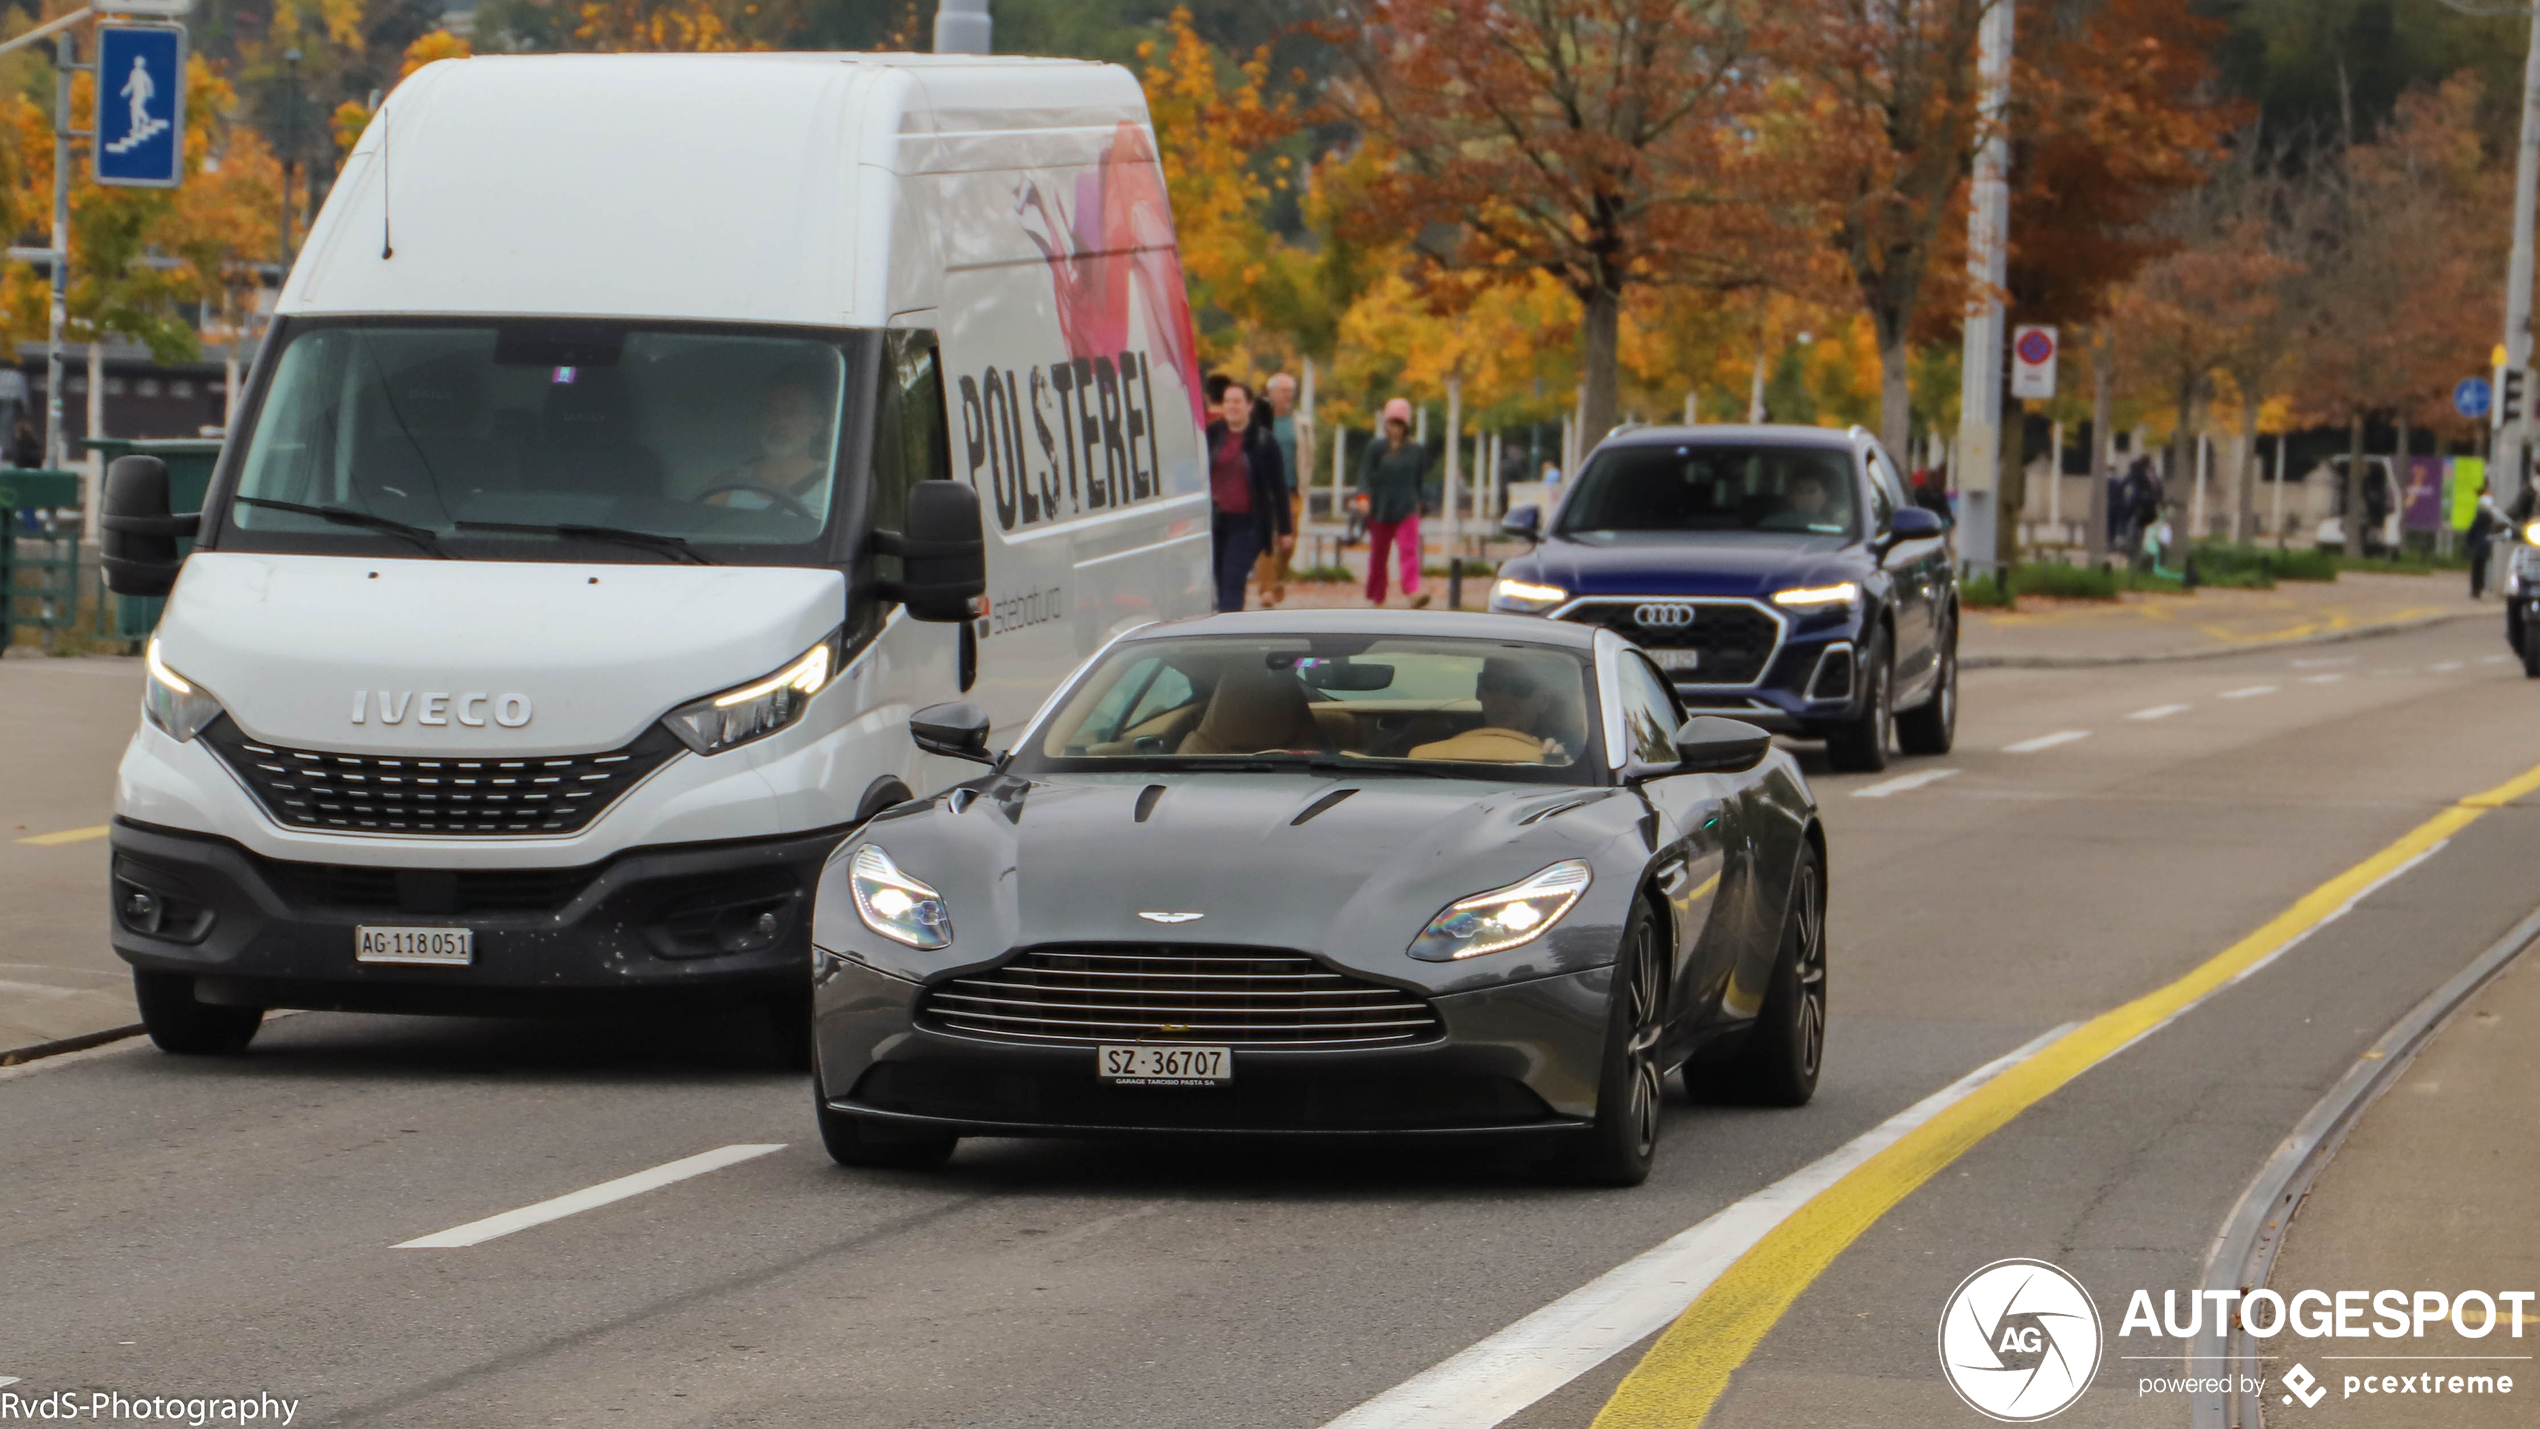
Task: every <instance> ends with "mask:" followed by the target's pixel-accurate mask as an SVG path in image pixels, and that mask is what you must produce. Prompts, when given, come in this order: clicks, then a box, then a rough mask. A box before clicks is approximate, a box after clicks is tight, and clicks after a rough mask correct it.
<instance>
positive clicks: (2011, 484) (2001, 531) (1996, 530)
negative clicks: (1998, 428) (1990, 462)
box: [1993, 362, 2028, 571]
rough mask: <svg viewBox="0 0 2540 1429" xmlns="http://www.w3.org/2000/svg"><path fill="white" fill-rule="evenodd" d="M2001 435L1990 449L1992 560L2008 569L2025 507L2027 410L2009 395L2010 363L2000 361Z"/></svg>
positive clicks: (2017, 556) (2015, 553)
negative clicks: (1991, 455)
mask: <svg viewBox="0 0 2540 1429" xmlns="http://www.w3.org/2000/svg"><path fill="white" fill-rule="evenodd" d="M2001 412H2002V435H2001V440H2000V441H1999V442H1998V443H1996V444H1995V449H1994V456H1995V460H1994V476H1993V513H1994V514H1993V559H1994V560H1995V561H1997V562H1999V563H2000V564H2001V568H2002V569H2003V570H2005V571H2008V570H2009V569H2010V568H2011V567H2012V566H2014V565H2017V564H2018V563H2019V559H2020V516H2021V513H2022V512H2023V511H2024V510H2025V509H2026V507H2027V506H2028V412H2027V410H2026V409H2024V408H2023V407H2021V405H2020V403H2019V399H2017V398H2015V397H2013V396H2012V395H2011V364H2009V363H2007V362H2005V363H2003V364H2002V398H2001Z"/></svg>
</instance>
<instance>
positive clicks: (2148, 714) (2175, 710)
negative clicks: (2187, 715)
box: [2126, 705, 2195, 719]
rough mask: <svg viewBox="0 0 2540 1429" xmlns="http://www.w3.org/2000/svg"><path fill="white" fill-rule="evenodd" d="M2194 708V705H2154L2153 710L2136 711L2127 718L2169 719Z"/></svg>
mask: <svg viewBox="0 0 2540 1429" xmlns="http://www.w3.org/2000/svg"><path fill="white" fill-rule="evenodd" d="M2193 708H2195V707H2194V706H2193V705H2154V706H2153V707H2152V708H2150V709H2148V710H2136V711H2135V712H2134V713H2132V714H2130V715H2127V716H2126V718H2127V719H2168V718H2169V717H2170V716H2171V715H2174V714H2179V713H2183V712H2184V711H2187V710H2190V709H2193Z"/></svg>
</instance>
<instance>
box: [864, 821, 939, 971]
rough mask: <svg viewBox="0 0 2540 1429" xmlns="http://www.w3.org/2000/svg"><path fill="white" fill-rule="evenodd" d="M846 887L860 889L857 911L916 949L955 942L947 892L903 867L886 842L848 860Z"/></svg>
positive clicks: (871, 925) (878, 929)
mask: <svg viewBox="0 0 2540 1429" xmlns="http://www.w3.org/2000/svg"><path fill="white" fill-rule="evenodd" d="M847 886H848V887H850V888H852V889H854V890H855V911H856V916H857V917H859V918H862V919H863V920H864V926H866V927H868V928H871V929H872V930H873V931H874V932H877V933H879V934H881V935H882V936H883V937H885V938H888V939H890V940H891V941H892V942H895V943H906V944H908V945H909V946H910V947H912V948H924V949H928V950H930V951H931V950H932V949H935V948H948V947H951V946H952V913H951V912H950V911H949V910H947V909H946V908H945V907H944V896H943V895H942V894H940V893H937V892H936V891H935V890H934V889H932V888H929V887H928V886H926V885H925V884H923V883H921V882H919V881H918V880H916V879H914V878H911V877H909V876H908V875H907V874H905V873H902V872H900V866H899V865H898V864H896V863H893V862H891V856H890V855H889V854H887V853H884V852H883V851H882V848H881V845H879V844H866V845H865V846H864V847H862V848H860V849H857V850H856V851H855V856H854V857H853V858H850V859H848V860H847Z"/></svg>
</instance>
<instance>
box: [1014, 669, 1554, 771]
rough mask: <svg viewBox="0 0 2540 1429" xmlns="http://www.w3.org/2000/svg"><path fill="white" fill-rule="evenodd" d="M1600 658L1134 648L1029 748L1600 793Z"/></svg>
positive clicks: (1067, 762) (1073, 761) (1187, 764)
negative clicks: (1591, 661)
mask: <svg viewBox="0 0 2540 1429" xmlns="http://www.w3.org/2000/svg"><path fill="white" fill-rule="evenodd" d="M1589 688H1590V677H1589V672H1588V667H1587V661H1586V657H1585V656H1584V655H1583V654H1581V653H1579V652H1574V651H1570V650H1564V649H1556V648H1553V647H1550V646H1542V645H1526V644H1518V643H1501V642H1495V641H1480V640H1443V639H1425V638H1416V637H1403V636H1365V635H1361V636H1328V635H1317V636H1304V635H1273V636H1191V637H1184V638H1180V639H1172V638H1160V639H1148V640H1135V641H1129V642H1125V643H1123V644H1121V645H1118V646H1116V647H1114V648H1113V649H1112V651H1111V652H1110V653H1109V654H1108V655H1106V656H1105V657H1104V658H1103V659H1102V661H1101V662H1100V663H1099V664H1097V665H1096V666H1095V667H1094V668H1093V670H1092V671H1091V672H1090V673H1088V674H1087V675H1085V676H1084V678H1083V679H1082V680H1080V681H1079V682H1078V683H1077V684H1076V686H1075V688H1074V689H1073V690H1071V691H1070V692H1069V693H1068V695H1067V698H1066V700H1065V702H1064V703H1063V704H1061V705H1060V707H1059V710H1058V713H1057V714H1056V715H1055V716H1054V717H1053V718H1051V719H1050V720H1049V721H1048V722H1047V723H1046V724H1045V725H1044V726H1042V728H1041V730H1040V732H1039V737H1038V739H1037V740H1036V741H1034V742H1033V743H1032V744H1030V746H1029V747H1028V748H1027V749H1026V750H1025V751H1024V753H1025V755H1026V756H1027V760H1026V763H1027V767H1038V768H1042V769H1049V770H1064V769H1081V770H1108V769H1173V768H1208V767H1225V766H1228V765H1233V766H1237V767H1245V768H1258V767H1272V768H1276V767H1283V766H1290V765H1293V766H1295V767H1298V768H1301V769H1325V770H1329V769H1335V768H1337V769H1341V770H1348V771H1355V770H1361V769H1371V770H1372V769H1380V768H1387V767H1390V768H1393V769H1395V770H1399V771H1406V772H1438V773H1451V774H1457V775H1464V776H1469V777H1474V778H1493V779H1500V778H1516V779H1520V780H1526V781H1530V782H1542V783H1561V784H1584V783H1592V782H1595V781H1596V780H1597V779H1598V778H1599V777H1600V774H1601V771H1600V769H1599V766H1598V764H1597V761H1596V753H1595V749H1596V746H1595V733H1594V731H1595V729H1596V720H1595V718H1594V716H1593V711H1592V709H1591V705H1590V699H1589V693H1588V691H1589Z"/></svg>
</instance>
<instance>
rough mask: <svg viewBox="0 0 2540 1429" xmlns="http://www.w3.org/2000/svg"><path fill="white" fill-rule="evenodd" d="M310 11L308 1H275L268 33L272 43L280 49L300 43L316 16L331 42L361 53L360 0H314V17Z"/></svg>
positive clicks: (320, 31)
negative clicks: (271, 23)
mask: <svg viewBox="0 0 2540 1429" xmlns="http://www.w3.org/2000/svg"><path fill="white" fill-rule="evenodd" d="M310 11H311V6H310V4H309V0H274V6H273V25H272V27H271V29H270V30H269V31H268V32H267V33H268V35H269V36H270V41H271V43H272V44H274V45H276V46H278V47H281V48H290V47H292V46H295V45H297V44H299V43H300V41H301V39H302V37H303V36H305V35H306V34H307V33H308V28H307V27H308V24H309V22H310V20H311V19H315V21H316V22H317V28H318V31H319V33H321V34H323V35H324V36H325V37H326V39H327V40H328V41H329V42H330V43H333V44H336V45H340V46H342V47H344V48H345V49H348V50H351V51H352V52H354V53H355V54H359V53H361V49H362V0H315V14H314V16H313V15H312V14H311V13H310Z"/></svg>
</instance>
